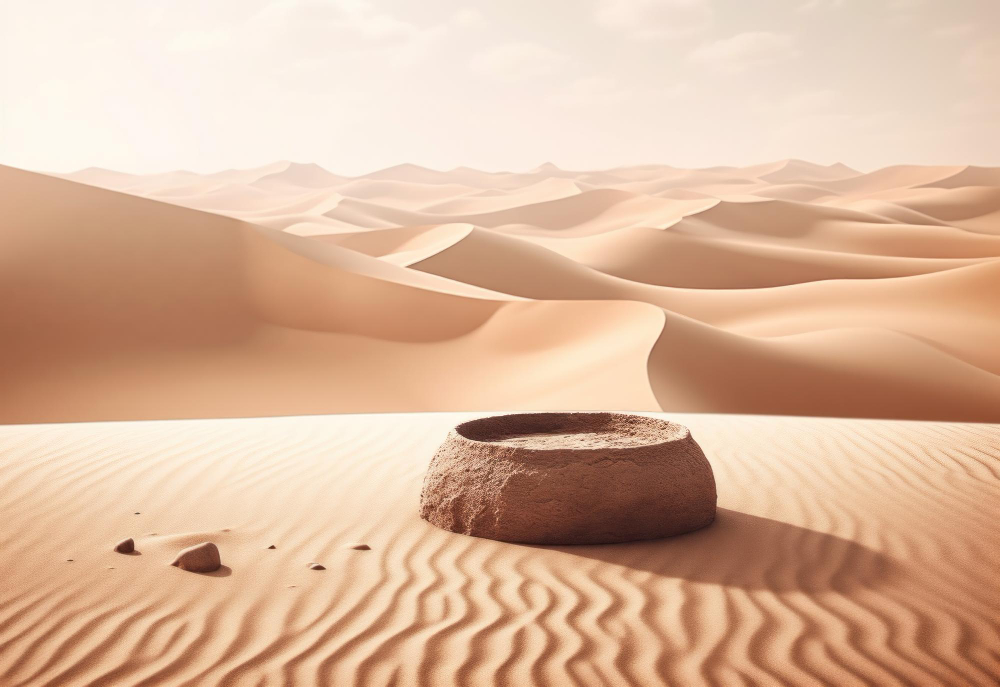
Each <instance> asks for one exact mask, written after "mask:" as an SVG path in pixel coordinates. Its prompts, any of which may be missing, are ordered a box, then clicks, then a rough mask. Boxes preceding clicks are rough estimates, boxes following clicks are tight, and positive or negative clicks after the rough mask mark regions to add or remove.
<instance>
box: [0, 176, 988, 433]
mask: <svg viewBox="0 0 1000 687" xmlns="http://www.w3.org/2000/svg"><path fill="white" fill-rule="evenodd" d="M68 176H69V178H57V177H53V176H45V175H40V174H33V173H30V172H25V171H22V170H17V169H12V168H9V167H0V189H2V191H0V217H2V218H3V219H2V222H0V239H2V241H3V247H4V249H3V251H0V321H2V322H3V324H4V332H3V337H0V382H2V384H3V388H4V393H3V394H2V395H0V422H61V421H76V420H124V419H162V418H182V417H238V416H257V415H277V414H286V415H287V414H315V413H331V412H391V411H424V410H488V409H492V408H509V409H551V408H573V409H579V410H584V409H611V410H652V411H655V410H669V411H675V412H731V413H740V412H742V413H773V414H782V415H823V416H843V417H874V418H907V419H924V420H955V421H976V422H984V421H986V422H990V421H991V422H1000V376H998V375H1000V353H998V351H1000V318H998V317H997V314H998V312H1000V302H998V295H997V294H998V293H1000V169H997V168H983V167H959V166H956V167H920V166H896V167H888V168H885V169H881V170H877V171H874V172H870V173H862V172H859V171H856V170H853V169H851V168H849V167H846V166H844V165H830V166H822V165H816V164H812V163H809V162H804V161H801V160H784V161H779V162H775V163H769V164H763V165H756V166H753V167H742V168H735V167H724V168H723V167H719V168H712V169H697V170H684V169H676V168H672V167H666V166H653V165H650V166H640V167H627V168H620V169H613V170H607V171H567V170H562V169H559V168H557V167H555V166H553V165H543V166H542V167H539V168H538V169H535V170H532V171H530V172H524V173H489V172H482V171H478V170H473V169H467V168H458V169H454V170H451V171H448V172H438V171H434V170H429V169H424V168H421V167H417V166H414V165H400V166H398V167H393V168H390V169H385V170H381V171H379V172H375V173H372V174H368V175H365V176H362V177H356V178H347V177H342V176H338V175H335V174H332V173H330V172H328V171H326V170H324V169H322V168H320V167H317V166H315V165H306V164H293V163H288V162H281V163H275V164H272V165H267V166H264V167H260V168H257V169H249V170H229V171H225V172H219V173H216V174H205V175H199V174H193V173H189V172H175V173H170V174H158V175H151V176H132V175H128V174H120V173H117V172H110V171H107V170H100V169H88V170H83V171H81V172H78V173H76V174H72V175H68ZM101 187H104V188H101ZM109 189H114V190H109Z"/></svg>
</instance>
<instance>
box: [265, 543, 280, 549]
mask: <svg viewBox="0 0 1000 687" xmlns="http://www.w3.org/2000/svg"><path fill="white" fill-rule="evenodd" d="M267 548H269V549H276V548H278V547H277V546H275V545H274V544H271V545H270V546H269V547H267Z"/></svg>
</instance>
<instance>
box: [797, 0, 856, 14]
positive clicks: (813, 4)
mask: <svg viewBox="0 0 1000 687" xmlns="http://www.w3.org/2000/svg"><path fill="white" fill-rule="evenodd" d="M846 3H847V0H806V1H805V2H803V3H802V4H801V5H799V6H798V7H797V8H795V11H796V12H820V11H829V10H839V9H840V8H842V7H843V6H844V5H845V4H846Z"/></svg>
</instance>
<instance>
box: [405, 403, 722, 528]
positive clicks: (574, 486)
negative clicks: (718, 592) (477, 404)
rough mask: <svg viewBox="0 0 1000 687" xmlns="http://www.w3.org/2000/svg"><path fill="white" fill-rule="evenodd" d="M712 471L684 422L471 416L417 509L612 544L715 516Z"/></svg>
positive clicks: (443, 521) (449, 521)
mask: <svg viewBox="0 0 1000 687" xmlns="http://www.w3.org/2000/svg"><path fill="white" fill-rule="evenodd" d="M715 504H716V491H715V478H714V476H713V474H712V468H711V466H710V465H709V463H708V460H707V459H706V458H705V454H704V453H703V452H702V450H701V447H699V446H698V444H697V442H695V440H694V439H693V438H692V437H691V433H690V432H689V431H688V429H687V428H686V427H683V426H682V425H678V424H676V423H673V422H667V421H665V420H660V419H657V418H651V417H644V416H639V415H623V414H618V413H524V414H517V415H499V416H494V417H487V418H481V419H478V420H471V421H469V422H464V423H462V424H460V425H458V426H457V427H456V428H455V429H453V430H452V431H451V432H450V433H449V434H448V437H447V438H446V439H445V441H444V443H443V444H442V445H441V447H440V448H439V449H438V451H437V453H435V455H434V458H433V459H432V460H431V464H430V468H429V469H428V471H427V475H426V477H425V479H424V487H423V492H422V494H421V497H420V515H421V517H422V518H424V519H425V520H427V521H428V522H430V523H432V524H434V525H437V526H438V527H441V528H442V529H446V530H450V531H452V532H459V533H462V534H469V535H472V536H476V537H486V538H488V539H498V540H500V541H508V542H520V543H530V544H607V543H614V542H626V541H634V540H640V539H656V538H659V537H669V536H672V535H676V534H682V533H684V532H691V531H692V530H697V529H699V528H702V527H705V526H706V525H709V524H711V522H712V521H713V520H714V519H715Z"/></svg>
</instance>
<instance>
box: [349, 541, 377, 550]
mask: <svg viewBox="0 0 1000 687" xmlns="http://www.w3.org/2000/svg"><path fill="white" fill-rule="evenodd" d="M344 548H345V549H354V550H355V551H371V549H372V547H370V546H368V544H362V543H361V542H351V543H350V544H345V545H344Z"/></svg>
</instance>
